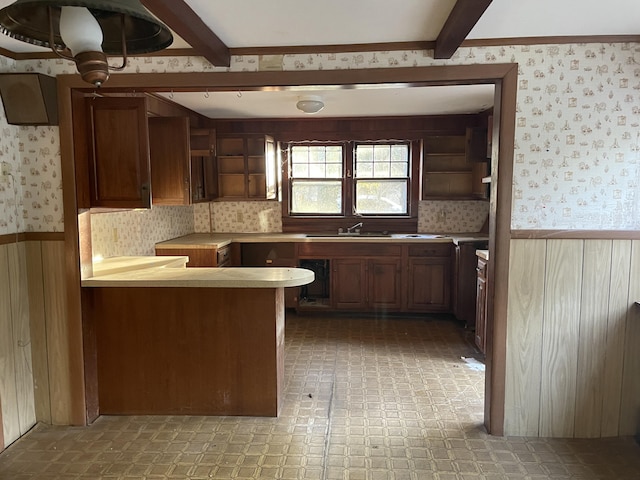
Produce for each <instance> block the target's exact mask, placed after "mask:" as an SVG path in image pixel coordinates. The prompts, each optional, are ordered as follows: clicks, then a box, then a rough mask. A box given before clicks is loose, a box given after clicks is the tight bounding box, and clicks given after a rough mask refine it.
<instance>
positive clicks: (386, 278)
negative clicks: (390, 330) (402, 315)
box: [331, 258, 402, 311]
mask: <svg viewBox="0 0 640 480" xmlns="http://www.w3.org/2000/svg"><path fill="white" fill-rule="evenodd" d="M400 267H401V259H400V258H375V259H374V258H341V259H336V260H334V261H333V268H332V276H331V285H332V287H331V293H332V298H333V302H332V304H333V307H334V308H336V309H339V310H343V309H357V310H389V311H399V310H400V309H401V308H402V294H401V292H402V290H401V276H400V272H401V268H400Z"/></svg>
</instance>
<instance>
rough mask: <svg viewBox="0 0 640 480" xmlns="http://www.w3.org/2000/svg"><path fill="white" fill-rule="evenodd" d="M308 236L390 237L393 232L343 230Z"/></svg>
mask: <svg viewBox="0 0 640 480" xmlns="http://www.w3.org/2000/svg"><path fill="white" fill-rule="evenodd" d="M305 236H306V237H309V238H313V237H325V238H326V237H332V238H333V237H351V238H353V237H355V238H358V237H363V238H372V237H390V236H391V234H390V233H384V232H360V233H356V232H342V233H307V234H306V235H305Z"/></svg>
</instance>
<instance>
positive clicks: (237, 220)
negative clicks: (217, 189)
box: [195, 201, 282, 233]
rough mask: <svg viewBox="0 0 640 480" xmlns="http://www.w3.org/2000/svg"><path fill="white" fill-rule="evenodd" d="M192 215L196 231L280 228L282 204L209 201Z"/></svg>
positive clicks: (259, 230)
mask: <svg viewBox="0 0 640 480" xmlns="http://www.w3.org/2000/svg"><path fill="white" fill-rule="evenodd" d="M198 212H200V213H198ZM195 216H196V221H195V229H196V232H198V233H200V232H238V233H268V232H281V231H282V204H280V203H279V202H274V201H264V202H211V203H207V204H204V205H202V206H200V207H199V208H198V207H197V208H196V214H195Z"/></svg>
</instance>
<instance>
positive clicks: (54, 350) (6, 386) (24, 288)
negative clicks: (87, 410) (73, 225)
mask: <svg viewBox="0 0 640 480" xmlns="http://www.w3.org/2000/svg"><path fill="white" fill-rule="evenodd" d="M21 237H22V238H24V236H23V235H21ZM56 237H57V235H56ZM59 237H60V239H59V240H57V239H56V240H43V241H40V240H37V241H31V240H29V241H20V242H18V243H16V242H13V243H4V244H0V284H1V285H8V287H9V288H2V289H0V413H1V418H2V430H1V431H0V433H1V434H2V435H1V436H0V446H2V444H4V447H6V446H8V445H9V444H11V443H13V442H14V441H15V440H17V439H18V438H20V436H22V435H23V434H25V433H26V432H27V431H28V430H29V429H30V428H31V427H32V426H33V425H34V424H35V423H36V421H43V422H47V423H53V424H68V423H70V422H69V419H70V413H69V410H70V407H69V405H70V401H69V391H70V388H69V362H68V348H67V342H66V316H65V313H64V312H65V311H66V292H65V281H64V278H65V277H64V241H63V239H62V235H59ZM22 238H21V239H22ZM3 240H6V237H3Z"/></svg>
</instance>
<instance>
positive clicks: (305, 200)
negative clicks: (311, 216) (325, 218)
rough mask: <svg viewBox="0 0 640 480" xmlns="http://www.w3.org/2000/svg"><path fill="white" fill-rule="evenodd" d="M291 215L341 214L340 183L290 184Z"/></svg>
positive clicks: (312, 182)
mask: <svg viewBox="0 0 640 480" xmlns="http://www.w3.org/2000/svg"><path fill="white" fill-rule="evenodd" d="M291 213H317V214H339V213H342V182H340V181H326V180H325V181H317V182H314V181H300V180H299V181H296V180H292V182H291Z"/></svg>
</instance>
